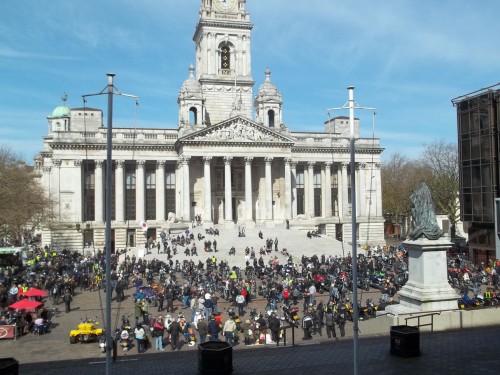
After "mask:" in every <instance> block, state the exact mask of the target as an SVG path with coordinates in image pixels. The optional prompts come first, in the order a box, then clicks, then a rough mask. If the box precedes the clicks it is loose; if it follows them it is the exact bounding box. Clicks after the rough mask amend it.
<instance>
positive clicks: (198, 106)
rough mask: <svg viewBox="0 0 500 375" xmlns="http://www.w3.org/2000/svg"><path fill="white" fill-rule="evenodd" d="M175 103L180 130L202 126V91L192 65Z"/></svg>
mask: <svg viewBox="0 0 500 375" xmlns="http://www.w3.org/2000/svg"><path fill="white" fill-rule="evenodd" d="M177 103H178V104H179V127H180V128H185V129H188V128H191V127H200V126H203V124H204V115H203V103H204V99H203V90H202V87H201V84H200V82H199V81H198V80H197V79H196V78H195V77H194V66H193V65H191V66H190V67H189V78H188V79H187V80H186V81H184V84H183V85H182V87H181V90H180V92H179V97H178V98H177Z"/></svg>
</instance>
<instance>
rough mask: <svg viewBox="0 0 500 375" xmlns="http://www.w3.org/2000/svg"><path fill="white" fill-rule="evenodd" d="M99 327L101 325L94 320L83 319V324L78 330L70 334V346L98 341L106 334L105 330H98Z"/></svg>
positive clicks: (79, 325) (73, 330)
mask: <svg viewBox="0 0 500 375" xmlns="http://www.w3.org/2000/svg"><path fill="white" fill-rule="evenodd" d="M97 325H99V323H98V322H96V321H95V320H93V319H88V318H85V319H83V320H82V322H81V323H80V324H78V328H77V329H72V330H71V331H70V332H69V342H70V344H76V343H77V342H79V343H87V342H95V341H97V340H98V339H99V337H100V336H101V335H103V334H104V330H103V329H102V328H97V327H96V326H97Z"/></svg>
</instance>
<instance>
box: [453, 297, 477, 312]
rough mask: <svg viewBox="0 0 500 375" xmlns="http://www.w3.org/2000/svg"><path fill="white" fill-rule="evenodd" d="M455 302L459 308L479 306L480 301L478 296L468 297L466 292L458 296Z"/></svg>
mask: <svg viewBox="0 0 500 375" xmlns="http://www.w3.org/2000/svg"><path fill="white" fill-rule="evenodd" d="M457 303H458V308H459V309H460V310H464V309H469V308H476V307H479V306H481V301H480V300H479V299H478V298H476V297H473V298H470V297H469V296H468V295H467V294H464V295H463V296H462V297H461V298H459V299H458V301H457Z"/></svg>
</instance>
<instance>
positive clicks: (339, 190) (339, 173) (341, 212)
mask: <svg viewBox="0 0 500 375" xmlns="http://www.w3.org/2000/svg"><path fill="white" fill-rule="evenodd" d="M336 166H337V168H336V169H337V194H338V196H337V205H338V210H339V212H338V216H339V217H342V216H344V208H343V207H342V203H343V202H344V189H343V185H342V165H341V164H340V163H337V164H336Z"/></svg>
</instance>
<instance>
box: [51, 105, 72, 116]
mask: <svg viewBox="0 0 500 375" xmlns="http://www.w3.org/2000/svg"><path fill="white" fill-rule="evenodd" d="M70 113H71V109H70V108H69V107H66V106H65V105H60V106H59V107H56V108H55V109H54V111H53V112H52V117H64V116H69V115H70Z"/></svg>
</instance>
